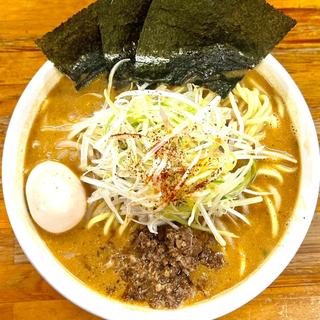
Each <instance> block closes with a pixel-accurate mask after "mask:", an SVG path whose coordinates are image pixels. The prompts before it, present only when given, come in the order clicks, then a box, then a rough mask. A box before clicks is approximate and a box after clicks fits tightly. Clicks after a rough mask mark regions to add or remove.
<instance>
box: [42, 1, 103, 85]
mask: <svg viewBox="0 0 320 320" xmlns="http://www.w3.org/2000/svg"><path fill="white" fill-rule="evenodd" d="M98 4H99V3H94V4H92V5H90V6H89V7H88V8H86V9H83V10H81V11H80V12H78V13H77V14H75V15H74V16H73V17H71V18H70V19H69V20H67V21H66V22H64V23H63V24H61V25H60V26H59V27H57V28H56V29H54V30H53V31H52V32H49V33H47V34H46V35H44V36H43V37H42V38H40V39H38V40H36V44H37V45H38V46H39V48H40V49H41V50H42V51H43V52H44V54H45V55H46V56H47V57H48V59H49V60H51V61H52V62H53V63H54V64H55V66H56V68H57V69H59V70H60V71H61V72H63V73H64V74H66V75H67V76H68V77H70V78H71V79H72V80H73V81H75V82H76V88H77V89H80V88H81V87H83V86H85V85H86V84H87V83H89V82H90V81H91V80H92V79H94V78H95V77H96V76H97V75H99V74H100V73H101V72H103V71H105V70H106V68H107V66H106V63H105V59H104V55H103V51H102V44H101V37H100V31H99V26H98V17H97V7H98Z"/></svg>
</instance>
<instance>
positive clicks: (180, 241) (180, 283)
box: [118, 226, 224, 308]
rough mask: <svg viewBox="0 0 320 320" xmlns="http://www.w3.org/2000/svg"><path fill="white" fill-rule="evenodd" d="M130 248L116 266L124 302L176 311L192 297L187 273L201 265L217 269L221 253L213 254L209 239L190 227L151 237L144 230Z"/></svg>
mask: <svg viewBox="0 0 320 320" xmlns="http://www.w3.org/2000/svg"><path fill="white" fill-rule="evenodd" d="M132 240H133V246H131V247H130V250H129V249H128V250H127V251H128V252H126V253H125V254H124V255H123V256H122V259H121V262H120V263H119V265H118V271H119V272H120V275H121V278H122V279H123V280H124V281H125V282H126V289H125V291H124V294H123V298H124V299H125V300H135V301H141V302H147V303H148V304H149V305H150V306H151V307H152V308H176V307H178V306H179V305H180V304H181V303H182V302H183V301H184V300H186V299H188V298H191V297H192V296H193V295H194V294H195V286H194V284H193V283H192V281H191V278H190V273H191V272H192V271H195V270H196V268H197V267H198V266H199V265H200V264H203V265H205V266H207V267H208V268H215V269H219V268H221V267H222V266H223V264H224V257H223V254H222V253H220V252H214V251H213V250H212V249H211V248H210V246H209V244H210V240H208V239H205V240H204V239H202V238H200V237H199V236H198V235H197V234H196V233H195V232H194V231H193V230H192V229H190V228H185V227H182V228H179V229H178V230H175V229H173V228H171V227H169V226H163V227H161V228H159V233H158V234H157V235H154V234H152V233H150V232H149V230H148V229H147V228H144V229H142V230H139V231H137V232H135V233H134V234H133V239H132Z"/></svg>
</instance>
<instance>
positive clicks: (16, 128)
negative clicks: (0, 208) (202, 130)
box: [2, 56, 320, 320]
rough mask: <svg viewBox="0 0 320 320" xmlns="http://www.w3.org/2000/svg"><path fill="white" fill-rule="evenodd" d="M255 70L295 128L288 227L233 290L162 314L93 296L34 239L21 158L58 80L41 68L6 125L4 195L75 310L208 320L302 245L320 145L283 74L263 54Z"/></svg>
mask: <svg viewBox="0 0 320 320" xmlns="http://www.w3.org/2000/svg"><path fill="white" fill-rule="evenodd" d="M258 71H259V73H260V74H262V75H263V76H264V78H265V79H267V81H268V82H269V83H270V84H271V86H272V87H274V88H276V89H277V91H278V93H279V94H280V95H281V96H282V98H283V99H284V101H286V104H287V106H288V111H289V112H290V116H291V119H292V121H293V123H294V125H295V127H296V129H297V137H298V140H299V145H300V152H301V165H302V178H301V183H300V187H299V188H300V190H299V196H298V201H297V205H296V208H295V211H294V212H293V217H292V219H291V222H290V225H289V227H288V229H287V231H286V233H285V235H284V237H283V238H282V240H281V241H280V243H279V245H278V246H277V248H276V249H275V250H274V251H273V252H272V254H271V255H270V256H269V257H268V258H267V260H266V261H265V262H264V263H263V264H262V265H261V266H260V268H259V269H257V270H256V271H255V272H253V273H252V274H251V275H250V276H249V277H247V278H246V279H245V280H243V281H242V282H241V283H239V284H238V285H237V286H235V287H233V288H231V289H229V290H227V291H225V292H223V293H221V294H219V295H218V296H216V297H214V298H213V299H210V300H208V301H205V302H201V303H197V304H195V305H192V306H188V307H184V308H181V309H178V310H170V311H166V310H152V309H149V308H143V307H136V306H132V305H129V304H125V303H122V302H119V301H115V300H112V299H110V298H107V297H104V296H102V295H100V294H98V293H96V292H94V291H93V290H91V289H90V288H88V287H86V286H85V285H84V284H83V283H81V282H80V281H79V280H77V278H75V277H74V276H73V275H72V274H70V272H68V271H67V270H66V269H64V267H63V266H62V265H61V264H60V263H59V262H58V261H57V259H56V258H55V257H54V256H53V255H52V254H51V252H50V251H49V250H48V248H47V246H46V244H45V243H44V241H42V240H41V238H40V237H39V235H38V233H37V231H36V229H35V227H34V224H33V222H32V221H31V219H30V216H29V213H28V211H27V207H26V201H25V194H24V183H23V159H24V155H25V151H26V142H27V137H28V134H29V131H30V129H31V126H32V123H33V120H34V119H35V117H36V115H37V112H38V109H39V106H40V104H41V102H42V101H43V99H44V98H45V97H46V96H47V94H48V92H49V91H50V90H51V89H52V88H53V86H54V85H55V84H56V83H57V82H58V80H59V79H60V78H61V74H60V73H59V72H58V71H57V70H56V69H55V68H54V67H53V65H52V64H51V63H50V62H47V63H45V64H44V65H43V67H42V68H41V69H40V70H39V71H38V73H37V74H36V75H35V76H34V78H33V79H32V81H31V82H30V83H29V85H28V87H27V88H26V89H25V91H24V93H23V95H22V96H21V98H20V100H19V102H18V104H17V106H16V108H15V111H14V113H13V116H12V119H11V122H10V125H9V129H8V132H7V137H6V141H5V147H4V154H3V172H2V174H3V191H4V198H5V203H6V207H7V212H8V215H9V218H10V222H11V225H12V228H13V230H14V233H15V235H16V237H17V239H18V241H19V243H20V245H21V247H22V249H23V250H24V252H25V253H26V255H27V256H28V258H29V260H30V261H31V263H32V264H33V265H34V267H35V268H36V269H37V270H38V271H39V273H40V274H41V275H42V276H43V277H44V278H45V279H46V280H47V281H48V282H49V283H50V284H51V285H52V286H53V287H54V288H55V289H56V290H57V291H59V292H60V293H61V294H63V295H64V296H65V297H66V298H67V299H69V300H70V301H72V302H73V303H75V304H77V305H78V306H79V307H81V308H83V309H85V310H87V311H89V312H91V313H93V314H95V315H98V316H100V317H102V318H104V319H109V320H123V319H130V320H147V319H148V320H149V319H152V320H164V319H165V320H194V319H197V320H212V319H214V318H217V317H220V316H223V315H225V314H227V313H229V312H231V311H233V310H235V309H237V308H239V307H240V306H242V305H244V304H245V303H247V302H248V301H249V300H251V299H253V298H254V297H255V296H257V295H258V294H259V293H261V292H262V291H263V290H264V289H265V288H266V287H268V286H269V285H270V284H271V283H272V281H274V280H275V279H276V278H277V277H278V276H279V274H280V273H281V272H282V271H283V270H284V269H285V267H286V266H287V265H288V264H289V262H290V261H291V259H292V258H293V256H294V255H295V253H296V252H297V250H298V248H299V246H300V245H301V243H302V241H303V239H304V237H305V235H306V233H307V231H308V228H309V225H310V223H311V220H312V217H313V214H314V210H315V206H316V202H317V197H318V190H319V181H320V159H319V146H318V141H317V135H316V131H315V127H314V124H313V121H312V118H311V115H310V112H309V109H308V106H307V104H306V102H305V100H304V98H303V96H302V94H301V93H300V91H299V89H298V87H297V86H296V85H295V83H294V82H293V80H292V79H291V77H290V76H289V74H288V73H287V72H286V70H285V69H284V68H283V67H282V66H281V65H280V64H279V63H278V62H277V60H276V59H275V58H273V57H272V56H268V57H267V58H266V59H265V60H264V61H263V63H262V64H261V65H260V66H259V67H258Z"/></svg>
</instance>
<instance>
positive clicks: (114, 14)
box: [98, 0, 151, 69]
mask: <svg viewBox="0 0 320 320" xmlns="http://www.w3.org/2000/svg"><path fill="white" fill-rule="evenodd" d="M150 4H151V0H135V1H132V0H101V1H100V3H99V10H98V18H99V27H100V32H101V38H102V47H103V52H104V57H105V59H106V64H107V68H108V69H111V68H112V67H113V65H114V64H115V63H116V62H118V61H119V60H121V59H124V58H134V56H135V53H136V46H137V43H138V40H139V36H140V32H141V30H142V27H143V23H144V20H145V18H146V15H147V13H148V10H149V6H150Z"/></svg>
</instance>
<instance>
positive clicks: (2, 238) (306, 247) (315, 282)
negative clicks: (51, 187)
mask: <svg viewBox="0 0 320 320" xmlns="http://www.w3.org/2000/svg"><path fill="white" fill-rule="evenodd" d="M90 2H92V1H90V0H83V1H77V0H68V1H61V0H50V1H48V0H41V1H40V0H38V1H36V0H14V1H9V0H1V1H0V153H1V154H2V148H3V142H4V138H5V133H6V129H7V126H8V123H9V120H10V116H11V113H12V111H13V109H14V107H15V104H16V102H17V100H18V99H19V96H20V95H21V93H22V91H23V89H24V88H25V86H26V85H27V83H28V82H29V81H30V79H31V78H32V76H33V75H34V73H35V72H36V71H37V70H38V69H39V67H40V66H41V65H42V64H43V63H44V62H45V58H44V56H43V55H42V53H41V52H40V51H39V50H38V49H37V48H36V46H35V44H34V40H35V38H36V37H39V36H41V35H42V34H44V33H45V32H47V31H49V30H51V29H52V28H53V27H55V26H56V25H58V24H59V23H60V22H61V21H63V20H65V19H66V18H67V17H69V16H70V15H72V14H73V13H75V12H77V11H78V10H79V9H80V8H82V7H85V6H86V5H87V4H88V3H90ZM269 2H270V3H271V4H273V5H275V6H276V7H278V8H281V9H283V10H284V11H285V12H286V13H288V14H290V15H291V16H292V17H293V18H295V19H296V20H297V21H298V25H297V26H296V28H295V29H294V30H293V31H292V32H291V33H290V34H289V36H288V37H287V38H286V39H285V40H284V41H283V42H282V43H281V44H280V45H279V46H278V47H277V48H276V49H275V50H274V52H273V54H274V55H275V56H276V58H277V59H279V60H280V61H281V63H282V64H283V65H284V66H285V67H286V69H287V70H288V71H289V72H290V74H291V75H292V77H293V78H294V80H295V81H296V82H297V84H298V86H299V87H300V88H301V90H302V92H303V94H304V96H305V98H306V100H307V102H308V104H309V106H310V110H311V113H312V116H313V119H314V121H315V123H316V126H317V131H318V137H319V135H320V0H270V1H269ZM319 165H320V164H319ZM0 184H1V179H0ZM319 208H320V206H319V204H318V208H317V213H316V215H315V218H314V220H313V223H312V226H311V228H310V230H309V233H308V235H307V237H306V239H305V241H304V243H303V245H302V246H301V248H300V250H299V252H298V254H297V255H296V257H295V258H294V260H293V261H292V262H291V264H290V265H289V266H288V267H287V268H286V270H285V271H284V272H283V273H282V275H281V276H280V277H279V278H278V279H277V280H276V281H275V282H274V283H273V284H272V285H271V286H270V287H269V288H268V289H266V290H265V291H264V292H263V293H262V294H261V295H260V296H258V297H257V298H256V299H255V300H253V301H251V302H250V303H248V304H247V305H245V306H244V307H242V308H241V309H239V310H237V311H236V312H234V313H232V314H230V315H228V316H226V317H224V318H223V319H225V320H233V319H234V320H238V319H240V320H246V319H253V320H255V319H259V320H264V319H265V320H270V319H271V320H277V319H286V320H300V319H304V320H317V319H320V213H319ZM0 319H4V320H11V319H15V320H28V319H40V320H41V319H45V320H51V319H59V320H60V319H66V320H69V319H77V320H78V319H97V318H96V317H94V316H92V315H90V314H88V313H86V312H84V311H82V310H81V309H79V308H78V307H76V306H75V305H73V304H72V303H70V302H68V301H67V300H65V299H64V298H63V297H62V296H61V295H60V294H59V293H58V292H56V291H55V290H54V289H53V288H51V287H50V286H49V285H48V284H47V283H46V281H44V280H43V279H42V278H41V276H40V275H39V274H38V273H37V271H36V270H35V269H34V268H33V266H32V265H31V264H30V263H28V261H27V259H26V257H25V256H24V254H23V252H22V251H21V249H20V247H19V245H18V243H17V241H16V240H15V237H14V234H13V232H12V229H11V227H10V223H9V221H8V217H7V214H6V210H5V206H4V201H3V193H2V188H0ZM119 320H124V319H119ZM164 320H165V319H164Z"/></svg>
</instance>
